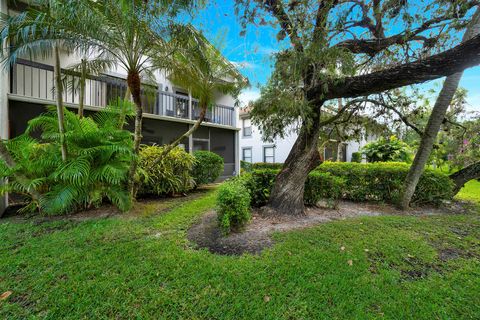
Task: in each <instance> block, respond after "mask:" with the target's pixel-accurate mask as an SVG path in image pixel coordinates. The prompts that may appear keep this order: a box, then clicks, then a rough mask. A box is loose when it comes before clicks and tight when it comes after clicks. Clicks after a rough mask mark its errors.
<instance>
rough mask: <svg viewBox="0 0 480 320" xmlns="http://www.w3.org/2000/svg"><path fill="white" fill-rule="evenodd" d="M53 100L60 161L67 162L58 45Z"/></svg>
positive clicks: (56, 46) (56, 47) (56, 48)
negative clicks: (55, 108) (60, 155)
mask: <svg viewBox="0 0 480 320" xmlns="http://www.w3.org/2000/svg"><path fill="white" fill-rule="evenodd" d="M54 69H55V99H56V105H57V117H58V132H59V133H60V149H61V152H62V160H63V161H66V160H67V142H66V141H65V114H64V110H63V84H62V70H61V65H60V53H59V49H58V45H55V67H54Z"/></svg>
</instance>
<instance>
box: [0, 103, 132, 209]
mask: <svg viewBox="0 0 480 320" xmlns="http://www.w3.org/2000/svg"><path fill="white" fill-rule="evenodd" d="M132 111H133V105H132V104H131V103H129V102H125V101H122V100H119V101H117V102H116V104H115V105H113V106H107V107H106V108H105V109H104V110H102V111H101V112H98V113H96V114H94V115H93V116H91V117H84V118H82V119H80V118H79V117H78V116H77V115H76V114H75V113H73V112H71V111H69V110H67V109H65V110H64V115H65V122H64V123H65V129H66V135H65V142H66V145H67V151H68V153H67V159H66V160H65V161H63V160H62V156H61V152H60V145H61V144H60V134H59V131H58V116H57V111H56V107H54V106H50V107H48V112H47V113H45V114H42V115H40V116H38V117H36V118H34V119H32V120H30V121H29V123H28V127H27V131H26V132H25V134H23V135H21V136H19V137H17V138H15V139H12V140H9V141H6V142H5V147H6V149H7V150H8V153H9V154H10V155H11V157H12V158H13V159H14V160H15V165H14V166H11V165H9V164H7V163H6V162H4V161H3V160H1V159H0V179H3V178H8V183H7V184H4V185H2V186H0V194H2V193H5V192H10V193H16V194H19V195H21V196H23V198H24V199H25V201H26V205H25V207H24V208H23V209H22V211H23V212H34V211H37V210H38V211H40V213H41V214H45V215H60V214H67V213H73V212H76V211H79V210H84V209H88V208H92V207H96V206H99V205H101V204H102V202H103V201H105V200H107V201H109V202H111V203H112V204H114V205H115V206H117V207H118V208H119V209H120V210H122V211H126V210H128V209H129V208H130V207H131V204H132V203H131V198H130V195H129V193H128V190H127V188H126V183H127V177H128V171H129V168H130V163H131V161H132V160H133V152H132V151H133V141H132V135H131V133H130V132H129V131H127V130H123V129H121V128H122V127H123V125H124V124H125V119H126V117H130V116H131V115H132V114H133V113H132ZM32 133H35V134H40V138H41V139H34V138H32V137H31V136H30V134H32ZM0 143H1V142H0Z"/></svg>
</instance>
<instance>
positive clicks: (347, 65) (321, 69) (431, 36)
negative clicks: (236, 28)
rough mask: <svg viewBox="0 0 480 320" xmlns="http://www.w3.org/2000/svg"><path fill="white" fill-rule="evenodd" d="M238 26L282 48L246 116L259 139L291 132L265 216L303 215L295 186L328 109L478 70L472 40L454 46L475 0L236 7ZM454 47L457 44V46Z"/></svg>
mask: <svg viewBox="0 0 480 320" xmlns="http://www.w3.org/2000/svg"><path fill="white" fill-rule="evenodd" d="M236 3H237V12H238V14H239V17H240V21H241V23H242V25H243V26H244V27H246V26H247V25H248V24H252V23H253V24H257V25H265V24H270V25H272V26H273V27H274V28H276V30H278V35H277V38H278V40H279V41H288V43H289V46H288V49H286V50H283V51H281V52H279V53H277V54H276V55H275V68H274V72H273V74H272V76H271V78H270V80H269V82H268V83H267V85H266V86H264V87H263V88H262V95H261V98H260V99H259V100H258V101H257V103H256V104H255V107H254V109H253V111H252V117H253V120H254V122H256V123H257V124H259V125H260V126H261V128H262V131H263V132H264V135H265V136H268V137H274V136H281V135H282V134H283V128H285V127H288V126H289V125H291V124H293V123H299V125H298V138H297V140H296V142H295V144H294V146H293V147H292V150H291V151H290V154H289V156H288V157H287V160H286V161H285V164H284V166H283V168H282V170H281V172H280V173H279V175H278V176H277V178H276V182H275V185H274V188H273V191H272V193H271V197H270V200H269V204H268V207H267V208H268V209H271V210H273V211H274V212H276V213H280V214H294V215H295V214H297V215H298V214H302V213H303V212H304V206H303V191H304V182H305V180H306V177H307V175H308V173H309V172H310V171H311V170H312V169H313V168H315V167H316V166H318V165H319V164H320V157H319V154H318V140H319V139H318V137H319V135H320V133H321V132H322V130H323V125H324V122H323V121H321V115H322V112H323V111H324V105H325V103H326V102H327V101H328V100H331V99H338V98H344V99H346V98H357V97H361V96H363V97H366V96H369V95H372V94H376V93H381V92H383V91H386V90H391V89H394V88H398V87H402V86H407V85H412V84H416V83H422V82H425V81H429V80H434V79H438V78H441V77H445V76H449V75H451V74H454V73H457V72H460V71H462V70H464V69H466V68H469V67H472V66H475V65H477V64H479V63H480V46H479V45H480V36H475V37H473V38H472V39H470V40H468V41H465V42H463V43H460V37H461V33H462V31H463V30H464V29H465V26H466V25H467V23H468V21H469V19H470V18H471V16H472V13H473V11H474V8H475V7H476V6H477V5H478V3H477V2H476V1H467V0H460V1H444V0H432V1H407V0H405V1H392V0H383V1H382V0H324V1H322V0H320V1H313V0H311V1H308V0H296V1H282V0H266V1H265V0H237V1H236ZM459 43H460V44H459Z"/></svg>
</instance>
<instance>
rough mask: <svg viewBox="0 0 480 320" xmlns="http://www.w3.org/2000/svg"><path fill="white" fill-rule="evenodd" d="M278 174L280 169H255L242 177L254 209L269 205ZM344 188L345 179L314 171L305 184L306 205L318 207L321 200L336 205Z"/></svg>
mask: <svg viewBox="0 0 480 320" xmlns="http://www.w3.org/2000/svg"><path fill="white" fill-rule="evenodd" d="M278 172H279V170H278V169H255V170H253V171H252V172H251V173H248V174H245V175H243V176H242V177H241V178H242V181H243V183H244V185H245V186H246V187H247V189H248V190H249V191H250V197H251V205H252V206H253V207H261V206H263V205H265V204H266V203H267V201H268V199H269V197H270V193H271V191H272V188H273V184H274V182H275V177H276V176H277V174H278ZM343 188H344V179H343V178H341V177H336V176H334V175H331V174H329V173H325V172H315V171H313V172H311V173H310V174H309V175H308V178H307V181H306V182H305V193H304V203H305V204H306V205H316V204H317V203H318V202H319V201H320V200H322V199H326V200H327V201H328V202H329V204H332V205H335V202H336V201H337V200H338V199H340V198H341V196H342V190H343Z"/></svg>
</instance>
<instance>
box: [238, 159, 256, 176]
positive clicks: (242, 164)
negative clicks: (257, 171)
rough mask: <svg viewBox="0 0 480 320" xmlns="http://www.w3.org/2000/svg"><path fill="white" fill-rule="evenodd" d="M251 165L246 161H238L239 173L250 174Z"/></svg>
mask: <svg viewBox="0 0 480 320" xmlns="http://www.w3.org/2000/svg"><path fill="white" fill-rule="evenodd" d="M252 169H253V164H252V163H250V162H247V161H243V160H240V170H241V171H240V173H242V174H243V173H245V172H252Z"/></svg>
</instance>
